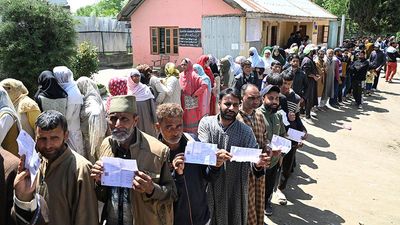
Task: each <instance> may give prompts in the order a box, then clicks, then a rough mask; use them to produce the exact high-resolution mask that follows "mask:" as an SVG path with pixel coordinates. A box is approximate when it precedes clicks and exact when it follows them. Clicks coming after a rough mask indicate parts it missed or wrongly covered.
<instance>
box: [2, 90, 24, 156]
mask: <svg viewBox="0 0 400 225" xmlns="http://www.w3.org/2000/svg"><path fill="white" fill-rule="evenodd" d="M0 130H1V132H0V145H1V147H3V148H4V149H6V150H7V151H9V152H11V153H13V154H14V155H16V156H18V144H17V137H18V134H19V131H20V130H21V125H20V122H19V116H18V114H17V112H16V111H15V109H14V106H13V104H12V103H11V100H10V98H9V97H8V94H7V91H6V90H4V88H3V87H1V86H0Z"/></svg>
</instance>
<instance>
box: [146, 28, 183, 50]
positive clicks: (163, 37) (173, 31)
mask: <svg viewBox="0 0 400 225" xmlns="http://www.w3.org/2000/svg"><path fill="white" fill-rule="evenodd" d="M178 31H179V30H178V27H150V38H151V42H150V43H151V46H150V48H151V54H153V55H159V54H167V55H177V54H178V44H179V40H178V38H179V37H178V35H179V32H178Z"/></svg>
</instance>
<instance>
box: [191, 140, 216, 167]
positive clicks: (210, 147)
mask: <svg viewBox="0 0 400 225" xmlns="http://www.w3.org/2000/svg"><path fill="white" fill-rule="evenodd" d="M216 153H217V145H216V144H210V143H202V142H197V141H190V142H188V143H187V145H186V149H185V163H193V164H202V165H212V166H215V165H216V164H217V156H216Z"/></svg>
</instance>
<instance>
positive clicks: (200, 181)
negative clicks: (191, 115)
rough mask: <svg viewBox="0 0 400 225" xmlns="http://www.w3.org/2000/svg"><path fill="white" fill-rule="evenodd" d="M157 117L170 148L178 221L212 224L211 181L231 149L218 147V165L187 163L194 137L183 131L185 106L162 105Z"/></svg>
mask: <svg viewBox="0 0 400 225" xmlns="http://www.w3.org/2000/svg"><path fill="white" fill-rule="evenodd" d="M157 119H158V123H157V124H156V126H157V129H158V130H159V131H160V136H159V140H160V141H162V142H163V143H164V144H166V145H167V146H168V147H169V148H170V156H169V162H170V163H171V164H170V166H171V169H172V177H173V178H174V181H175V185H176V188H177V191H178V199H177V200H176V201H175V202H174V225H187V224H196V225H205V224H209V221H210V212H209V209H208V204H207V193H206V188H207V182H213V181H214V180H215V179H216V178H217V177H218V176H219V174H220V167H221V166H222V165H223V164H224V162H225V160H226V159H228V158H229V157H228V155H229V153H228V152H227V151H225V150H220V151H218V152H217V153H216V155H217V165H216V166H205V165H199V164H191V163H185V162H184V161H185V155H184V153H185V148H186V145H187V143H188V141H194V138H193V137H192V136H190V135H189V134H188V133H183V110H182V108H181V106H180V105H178V104H173V103H167V104H162V105H160V106H158V108H157Z"/></svg>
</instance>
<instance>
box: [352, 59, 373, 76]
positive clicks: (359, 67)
mask: <svg viewBox="0 0 400 225" xmlns="http://www.w3.org/2000/svg"><path fill="white" fill-rule="evenodd" d="M369 69H370V68H369V62H368V61H367V60H366V59H364V60H361V59H358V60H357V61H355V62H354V63H353V64H352V65H351V66H350V74H351V76H352V79H354V80H357V81H364V80H365V78H366V76H367V72H368V70H369Z"/></svg>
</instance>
